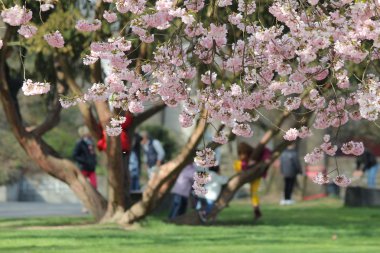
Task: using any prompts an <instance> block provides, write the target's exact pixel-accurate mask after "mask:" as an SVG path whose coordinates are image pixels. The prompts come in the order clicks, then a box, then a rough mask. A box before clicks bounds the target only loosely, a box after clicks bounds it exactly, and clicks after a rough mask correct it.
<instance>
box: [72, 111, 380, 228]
mask: <svg viewBox="0 0 380 253" xmlns="http://www.w3.org/2000/svg"><path fill="white" fill-rule="evenodd" d="M131 122H132V118H131V117H127V120H126V121H125V122H124V123H123V125H122V128H123V130H125V129H127V128H128V127H129V126H130V124H131ZM78 133H79V136H80V139H79V141H78V142H77V144H76V146H75V148H74V152H73V158H74V160H75V161H76V163H77V164H78V166H79V168H80V170H81V172H82V174H83V176H85V177H86V178H88V180H89V181H90V183H91V185H92V186H93V187H94V188H97V180H96V173H95V169H96V164H97V160H96V153H95V143H94V141H93V139H92V138H91V136H90V132H89V130H88V128H87V127H85V126H83V127H81V128H79V130H78ZM120 139H121V149H122V153H123V159H122V160H123V166H126V167H128V169H129V175H130V190H131V191H140V175H141V164H142V159H141V151H143V153H144V155H145V159H144V160H145V162H146V165H147V166H146V167H147V172H148V177H149V178H151V177H152V176H153V175H154V173H156V172H157V171H158V169H159V166H160V165H161V164H162V163H163V161H164V159H165V150H164V149H163V147H162V144H161V143H160V141H158V140H157V139H154V138H151V137H150V136H149V133H148V132H146V131H142V132H140V133H135V134H134V138H133V141H132V143H130V140H129V138H128V134H127V131H123V132H122V134H121V135H120ZM106 144H107V142H106V139H105V132H104V131H103V136H102V138H101V139H100V140H99V141H98V142H97V145H96V146H97V148H98V150H99V151H104V150H105V149H106ZM237 151H238V160H237V161H235V162H234V170H235V172H244V171H247V170H250V169H252V168H253V167H254V165H255V164H256V163H259V162H263V163H264V164H269V162H270V160H271V157H272V152H271V151H270V150H269V149H268V148H266V147H264V148H263V149H262V150H261V151H260V152H259V155H257V153H258V152H255V151H256V150H255V148H253V147H252V146H251V145H249V144H248V143H245V142H241V143H240V144H239V145H238V149H237ZM199 169H200V168H197V166H196V165H195V164H194V163H192V164H189V165H187V166H186V167H185V168H184V169H183V170H182V171H181V173H180V174H179V176H178V178H177V180H176V182H175V184H174V186H173V188H172V189H171V194H172V204H171V208H170V212H169V219H174V218H175V217H177V216H180V215H183V214H184V213H185V212H186V209H187V207H188V202H189V198H190V196H192V197H193V198H192V199H194V200H195V202H194V203H193V206H194V208H195V209H196V210H197V211H198V214H199V217H200V219H201V220H202V221H205V220H206V217H208V216H209V214H210V212H211V210H212V208H213V206H214V203H215V201H216V200H217V199H218V197H219V195H220V193H221V191H222V187H223V185H224V184H226V183H227V182H228V178H227V177H225V176H222V175H220V167H219V165H217V166H214V167H211V168H209V174H210V177H211V180H210V182H209V183H207V184H206V185H205V188H206V190H207V193H206V194H205V196H203V197H199V196H195V194H194V193H193V191H192V185H193V183H194V173H196V172H197V170H199ZM280 170H281V173H282V175H283V177H284V198H283V199H282V200H281V202H280V204H281V205H290V204H293V203H294V200H293V199H292V193H293V189H294V186H295V184H296V178H297V175H298V174H300V173H302V167H301V163H300V161H299V156H298V152H297V148H296V145H295V144H290V145H289V146H288V147H287V148H286V149H285V150H284V151H283V153H282V154H281V156H280ZM377 171H378V163H377V161H376V157H375V156H374V155H373V154H372V153H371V152H370V151H369V150H365V152H364V153H363V155H361V156H359V157H358V158H357V170H356V172H355V173H354V176H357V177H360V176H362V175H363V173H364V172H366V173H367V174H368V186H369V187H375V186H376V174H377ZM265 176H266V175H265V174H264V175H263V177H264V178H265ZM260 182H261V177H258V178H255V179H254V180H252V181H251V182H250V195H251V198H250V199H251V204H252V207H253V219H254V220H258V219H259V218H260V217H261V216H262V212H261V209H260V198H259V194H258V190H259V187H260Z"/></svg>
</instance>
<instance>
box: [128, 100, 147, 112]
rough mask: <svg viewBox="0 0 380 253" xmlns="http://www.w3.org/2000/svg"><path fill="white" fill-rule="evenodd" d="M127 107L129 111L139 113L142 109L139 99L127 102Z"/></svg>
mask: <svg viewBox="0 0 380 253" xmlns="http://www.w3.org/2000/svg"><path fill="white" fill-rule="evenodd" d="M128 109H129V111H130V112H131V113H141V112H143V111H144V106H143V104H142V103H141V102H140V101H134V100H132V101H130V102H129V103H128Z"/></svg>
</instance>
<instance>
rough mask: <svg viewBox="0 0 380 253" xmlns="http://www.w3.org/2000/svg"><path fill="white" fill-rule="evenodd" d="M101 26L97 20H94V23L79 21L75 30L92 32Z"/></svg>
mask: <svg viewBox="0 0 380 253" xmlns="http://www.w3.org/2000/svg"><path fill="white" fill-rule="evenodd" d="M101 26H102V22H100V20H99V19H95V20H94V21H88V20H79V21H78V22H77V24H76V25H75V28H76V29H77V30H78V31H81V32H93V31H96V30H99V29H100V27H101Z"/></svg>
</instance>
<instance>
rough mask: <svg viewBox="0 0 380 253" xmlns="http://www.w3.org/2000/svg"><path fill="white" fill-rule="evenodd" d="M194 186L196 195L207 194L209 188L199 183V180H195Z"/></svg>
mask: <svg viewBox="0 0 380 253" xmlns="http://www.w3.org/2000/svg"><path fill="white" fill-rule="evenodd" d="M192 187H193V190H194V193H195V195H197V196H199V197H203V196H205V195H206V194H207V189H206V188H205V187H204V186H202V185H199V184H197V182H194V183H193V186H192Z"/></svg>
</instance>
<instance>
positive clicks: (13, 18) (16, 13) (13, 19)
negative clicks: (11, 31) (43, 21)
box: [1, 5, 33, 26]
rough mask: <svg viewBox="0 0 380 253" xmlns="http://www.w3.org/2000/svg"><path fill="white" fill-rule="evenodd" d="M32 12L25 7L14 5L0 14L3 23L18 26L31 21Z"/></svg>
mask: <svg viewBox="0 0 380 253" xmlns="http://www.w3.org/2000/svg"><path fill="white" fill-rule="evenodd" d="M32 15H33V13H32V11H29V10H27V9H26V8H25V7H22V8H21V7H20V6H18V5H15V6H13V7H11V8H9V9H5V10H3V11H2V12H1V17H2V18H3V21H4V22H5V23H7V24H9V25H11V26H19V25H24V24H26V23H28V22H29V21H30V20H31V19H32Z"/></svg>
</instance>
